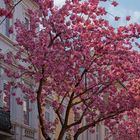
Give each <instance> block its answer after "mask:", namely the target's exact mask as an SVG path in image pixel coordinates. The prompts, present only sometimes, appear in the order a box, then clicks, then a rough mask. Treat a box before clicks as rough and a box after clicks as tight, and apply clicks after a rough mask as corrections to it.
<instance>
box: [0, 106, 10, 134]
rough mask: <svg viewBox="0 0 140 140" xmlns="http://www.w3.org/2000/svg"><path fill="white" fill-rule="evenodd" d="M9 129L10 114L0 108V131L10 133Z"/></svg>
mask: <svg viewBox="0 0 140 140" xmlns="http://www.w3.org/2000/svg"><path fill="white" fill-rule="evenodd" d="M10 129H11V122H10V112H9V111H5V110H4V109H3V108H0V130H2V131H4V132H10Z"/></svg>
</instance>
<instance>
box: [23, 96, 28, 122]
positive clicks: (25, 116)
mask: <svg viewBox="0 0 140 140" xmlns="http://www.w3.org/2000/svg"><path fill="white" fill-rule="evenodd" d="M23 113H24V124H26V125H29V99H28V97H27V96H24V98H23Z"/></svg>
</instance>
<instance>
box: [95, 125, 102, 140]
mask: <svg viewBox="0 0 140 140" xmlns="http://www.w3.org/2000/svg"><path fill="white" fill-rule="evenodd" d="M96 140H101V134H100V125H99V124H98V125H97V126H96Z"/></svg>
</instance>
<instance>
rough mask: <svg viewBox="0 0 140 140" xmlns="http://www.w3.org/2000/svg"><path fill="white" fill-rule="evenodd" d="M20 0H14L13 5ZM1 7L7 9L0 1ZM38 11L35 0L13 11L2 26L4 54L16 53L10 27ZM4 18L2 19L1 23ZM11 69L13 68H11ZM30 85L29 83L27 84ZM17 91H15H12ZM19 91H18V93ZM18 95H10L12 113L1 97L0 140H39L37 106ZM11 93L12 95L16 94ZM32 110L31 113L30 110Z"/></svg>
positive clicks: (1, 80) (0, 78)
mask: <svg viewBox="0 0 140 140" xmlns="http://www.w3.org/2000/svg"><path fill="white" fill-rule="evenodd" d="M18 1H19V0H13V3H12V4H13V5H14V4H16V3H17V2H18ZM0 7H1V8H2V7H5V5H4V3H3V1H2V0H1V1H0ZM29 8H31V9H36V8H37V5H36V3H35V2H34V1H33V0H23V1H21V2H20V3H19V4H18V5H17V6H16V7H15V8H14V10H13V18H12V19H8V18H6V19H5V21H4V22H3V23H2V24H1V25H0V49H2V50H3V51H4V52H7V51H9V50H12V51H15V50H16V48H15V47H14V46H13V44H14V42H15V34H14V33H13V34H9V31H8V30H9V27H10V26H11V25H13V24H14V22H15V21H16V19H20V20H21V21H23V22H24V23H27V22H28V15H27V9H29ZM3 19H4V17H0V22H1V21H2V20H3ZM3 67H8V66H6V65H5V64H2V63H0V88H1V89H3V88H4V86H5V85H4V84H5V82H6V81H7V77H6V75H5V74H4V71H3ZM9 68H11V67H9ZM27 84H28V83H27ZM12 90H15V89H12ZM17 90H18V91H17ZM14 92H15V93H17V94H16V95H11V94H10V111H5V110H4V109H3V108H4V107H5V105H6V104H5V101H4V94H3V93H2V94H1V95H0V140H39V139H40V138H39V129H38V128H39V123H38V119H37V106H36V104H35V103H34V104H31V103H30V102H29V100H28V98H27V97H25V96H23V94H22V92H21V91H20V90H19V89H16V91H14ZM14 92H13V91H11V93H14ZM18 97H20V98H22V99H23V104H22V105H20V106H19V105H17V103H16V98H18ZM30 108H32V111H31V112H30V111H29V109H30Z"/></svg>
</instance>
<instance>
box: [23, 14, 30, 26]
mask: <svg viewBox="0 0 140 140" xmlns="http://www.w3.org/2000/svg"><path fill="white" fill-rule="evenodd" d="M24 24H25V26H26V27H27V29H29V28H30V22H29V18H28V17H27V16H26V17H25V18H24Z"/></svg>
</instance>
